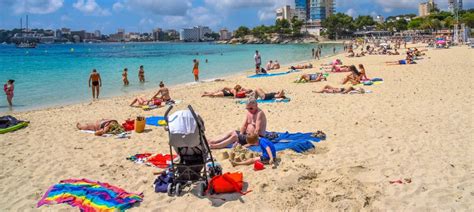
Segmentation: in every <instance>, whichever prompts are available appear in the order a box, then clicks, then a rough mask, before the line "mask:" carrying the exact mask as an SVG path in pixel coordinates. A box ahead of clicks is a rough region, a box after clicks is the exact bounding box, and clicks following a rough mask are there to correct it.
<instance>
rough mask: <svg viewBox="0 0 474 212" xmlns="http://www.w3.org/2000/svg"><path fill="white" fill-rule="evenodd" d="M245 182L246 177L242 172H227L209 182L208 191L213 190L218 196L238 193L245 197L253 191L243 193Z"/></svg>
mask: <svg viewBox="0 0 474 212" xmlns="http://www.w3.org/2000/svg"><path fill="white" fill-rule="evenodd" d="M243 180H244V175H243V174H242V172H234V173H230V172H227V173H225V174H222V175H217V176H214V177H213V178H212V179H211V181H210V182H209V185H208V188H207V191H209V190H211V189H212V191H213V192H214V193H217V194H221V193H234V192H238V193H240V194H242V195H245V194H247V193H249V192H251V191H247V192H242V187H243V184H244V182H243Z"/></svg>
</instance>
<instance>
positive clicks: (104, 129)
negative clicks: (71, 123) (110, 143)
mask: <svg viewBox="0 0 474 212" xmlns="http://www.w3.org/2000/svg"><path fill="white" fill-rule="evenodd" d="M76 127H77V129H79V130H90V131H95V133H94V134H95V135H97V136H101V135H103V134H107V133H111V134H118V133H121V132H123V128H122V126H121V125H120V124H119V123H118V122H117V120H111V119H102V120H99V121H96V122H93V123H85V124H81V123H77V124H76ZM117 130H118V131H120V130H121V132H117Z"/></svg>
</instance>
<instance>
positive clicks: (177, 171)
mask: <svg viewBox="0 0 474 212" xmlns="http://www.w3.org/2000/svg"><path fill="white" fill-rule="evenodd" d="M172 109H173V106H170V107H169V108H168V110H167V111H166V113H165V120H166V123H167V126H166V127H167V130H168V134H169V145H170V155H171V158H173V149H174V151H175V152H176V153H177V154H178V156H179V160H178V162H177V161H175V160H172V161H171V167H170V170H169V171H170V173H171V175H172V178H173V180H172V182H171V183H169V184H168V189H167V193H168V195H169V196H172V195H173V194H174V195H177V196H179V195H180V193H181V191H182V189H183V188H184V187H187V186H190V185H192V184H194V183H197V186H198V194H199V196H204V194H205V192H206V189H207V187H208V183H209V181H210V180H211V179H212V177H214V176H216V175H220V174H222V169H221V168H220V167H219V166H217V165H216V164H215V163H214V158H213V157H212V154H211V149H210V148H209V144H208V143H207V140H206V136H205V135H204V130H205V129H204V122H203V120H202V119H201V117H200V116H199V115H197V114H196V113H195V112H194V110H193V108H192V107H191V105H189V106H188V110H183V111H177V112H175V113H173V114H172V115H169V113H170V111H171V110H172ZM193 128H194V129H193Z"/></svg>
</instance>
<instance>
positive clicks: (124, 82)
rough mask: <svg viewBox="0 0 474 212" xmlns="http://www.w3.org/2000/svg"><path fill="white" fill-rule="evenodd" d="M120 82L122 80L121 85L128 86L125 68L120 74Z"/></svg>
mask: <svg viewBox="0 0 474 212" xmlns="http://www.w3.org/2000/svg"><path fill="white" fill-rule="evenodd" d="M122 80H123V85H129V84H130V82H129V81H128V69H127V68H125V69H124V70H123V73H122Z"/></svg>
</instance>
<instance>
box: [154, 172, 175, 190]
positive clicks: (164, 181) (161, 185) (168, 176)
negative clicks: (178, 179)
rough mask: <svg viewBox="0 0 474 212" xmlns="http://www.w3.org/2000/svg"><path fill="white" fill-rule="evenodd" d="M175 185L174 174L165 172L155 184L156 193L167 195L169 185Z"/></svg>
mask: <svg viewBox="0 0 474 212" xmlns="http://www.w3.org/2000/svg"><path fill="white" fill-rule="evenodd" d="M170 183H173V174H172V173H171V172H170V173H166V172H163V173H161V175H159V176H158V177H157V178H156V179H155V182H154V183H153V184H154V186H155V192H156V193H166V192H167V191H168V184H170Z"/></svg>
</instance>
